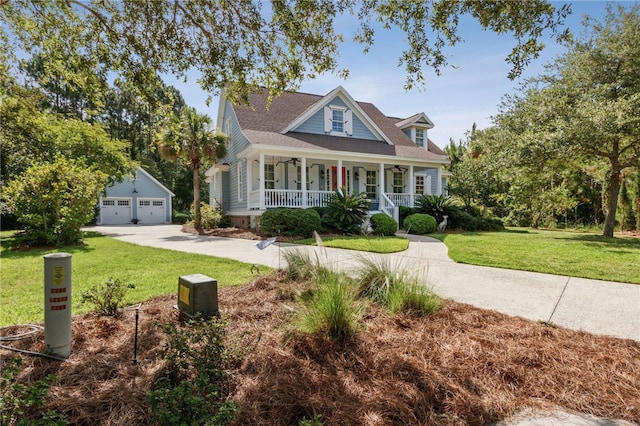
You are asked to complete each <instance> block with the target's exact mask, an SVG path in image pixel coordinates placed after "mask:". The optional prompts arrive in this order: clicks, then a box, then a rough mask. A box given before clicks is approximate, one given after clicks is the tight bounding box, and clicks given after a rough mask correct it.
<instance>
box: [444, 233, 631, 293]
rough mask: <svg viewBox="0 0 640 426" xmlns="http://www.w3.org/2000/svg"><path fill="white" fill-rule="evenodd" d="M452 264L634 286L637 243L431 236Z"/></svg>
mask: <svg viewBox="0 0 640 426" xmlns="http://www.w3.org/2000/svg"><path fill="white" fill-rule="evenodd" d="M432 236H434V237H436V238H439V239H441V240H442V241H444V243H445V244H446V245H447V247H448V248H449V257H451V258H452V259H453V260H455V261H456V262H460V263H468V264H472V265H482V266H495V267H498V268H507V269H519V270H524V271H534V272H545V273H549V274H558V275H567V276H572V277H583V278H593V279H598V280H607V281H619V282H628V283H634V284H640V239H638V238H630V237H627V238H625V237H616V238H604V237H602V236H598V235H595V234H588V233H580V232H567V231H550V230H534V229H523V228H511V229H508V230H507V231H505V232H465V233H461V234H433V235H432Z"/></svg>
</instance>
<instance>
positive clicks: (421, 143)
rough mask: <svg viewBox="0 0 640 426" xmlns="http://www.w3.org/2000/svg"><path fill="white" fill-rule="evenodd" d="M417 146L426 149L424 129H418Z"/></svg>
mask: <svg viewBox="0 0 640 426" xmlns="http://www.w3.org/2000/svg"><path fill="white" fill-rule="evenodd" d="M415 142H416V145H418V146H419V147H421V148H424V129H416V140H415Z"/></svg>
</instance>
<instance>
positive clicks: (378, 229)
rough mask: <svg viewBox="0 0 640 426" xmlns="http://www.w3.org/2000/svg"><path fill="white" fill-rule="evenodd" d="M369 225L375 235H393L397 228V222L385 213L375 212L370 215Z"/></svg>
mask: <svg viewBox="0 0 640 426" xmlns="http://www.w3.org/2000/svg"><path fill="white" fill-rule="evenodd" d="M371 227H372V228H373V233H374V234H376V235H394V234H395V233H396V231H397V230H398V223H397V222H396V220H395V219H394V218H392V217H391V216H389V215H387V214H384V213H376V214H374V215H373V216H371Z"/></svg>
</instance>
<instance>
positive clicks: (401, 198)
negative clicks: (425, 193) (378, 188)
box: [385, 193, 414, 207]
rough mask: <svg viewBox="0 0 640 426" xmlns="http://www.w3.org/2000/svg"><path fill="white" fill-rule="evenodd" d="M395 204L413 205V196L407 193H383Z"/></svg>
mask: <svg viewBox="0 0 640 426" xmlns="http://www.w3.org/2000/svg"><path fill="white" fill-rule="evenodd" d="M385 195H386V196H387V197H389V199H390V200H391V202H392V203H393V204H395V205H396V206H406V207H413V200H414V196H413V195H412V194H408V193H402V194H385Z"/></svg>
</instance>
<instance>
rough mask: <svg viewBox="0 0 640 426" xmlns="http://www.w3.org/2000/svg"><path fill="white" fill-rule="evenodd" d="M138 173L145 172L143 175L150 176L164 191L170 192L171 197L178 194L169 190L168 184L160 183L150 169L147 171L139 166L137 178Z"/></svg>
mask: <svg viewBox="0 0 640 426" xmlns="http://www.w3.org/2000/svg"><path fill="white" fill-rule="evenodd" d="M138 174H143V175H145V176H146V177H148V178H149V180H150V181H151V182H153V183H155V184H156V185H158V186H159V187H160V188H161V189H162V190H163V191H165V192H166V193H168V194H169V195H170V196H171V197H174V196H175V195H176V194H174V193H173V192H171V191H170V190H169V188H167V187H166V186H164V185H163V184H162V183H160V181H159V180H158V179H156V178H154V177H153V176H151V174H150V173H149V172H148V171H146V170H145V169H143V168H142V167H138V168H136V176H135V177H136V178H137V175H138Z"/></svg>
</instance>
